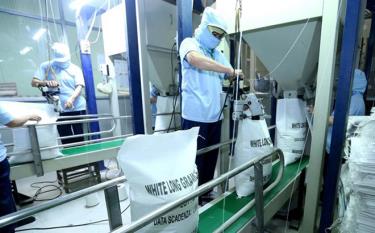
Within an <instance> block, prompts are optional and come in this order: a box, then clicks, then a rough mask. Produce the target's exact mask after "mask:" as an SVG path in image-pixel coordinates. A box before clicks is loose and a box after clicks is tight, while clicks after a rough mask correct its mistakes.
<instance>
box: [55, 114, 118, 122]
mask: <svg viewBox="0 0 375 233" xmlns="http://www.w3.org/2000/svg"><path fill="white" fill-rule="evenodd" d="M111 116H112V117H113V115H112V114H109V113H103V114H85V115H75V116H59V117H58V118H57V119H58V120H60V119H76V118H78V119H79V118H91V117H111Z"/></svg>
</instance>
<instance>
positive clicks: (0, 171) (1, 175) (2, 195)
mask: <svg viewBox="0 0 375 233" xmlns="http://www.w3.org/2000/svg"><path fill="white" fill-rule="evenodd" d="M9 173H10V167H9V163H8V160H7V159H4V160H3V161H1V162H0V217H1V216H4V215H7V214H10V213H13V212H16V211H17V209H16V205H15V203H14V200H13V196H12V188H11V185H10V180H9ZM14 228H15V226H14V225H10V226H6V227H3V228H0V232H1V233H12V232H14Z"/></svg>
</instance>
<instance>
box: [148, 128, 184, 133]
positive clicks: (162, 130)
mask: <svg viewBox="0 0 375 233" xmlns="http://www.w3.org/2000/svg"><path fill="white" fill-rule="evenodd" d="M179 129H180V128H170V129H159V130H154V133H156V132H165V131H169V130H179Z"/></svg>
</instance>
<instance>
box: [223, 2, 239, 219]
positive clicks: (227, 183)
mask: <svg viewBox="0 0 375 233" xmlns="http://www.w3.org/2000/svg"><path fill="white" fill-rule="evenodd" d="M241 9H242V0H237V1H236V19H235V22H236V26H235V28H236V32H238V31H239V32H240V36H239V42H238V53H237V64H236V66H235V67H237V69H240V66H241V47H242V30H241V28H240V19H241ZM239 80H240V76H239V74H237V75H236V92H235V98H234V99H235V100H238V92H239V90H238V86H239V85H238V84H239ZM237 124H238V120H235V121H234V123H233V134H232V139H234V137H235V135H236V128H237ZM233 155H234V140H232V143H231V152H230V156H229V158H232V157H233ZM231 164H232V159H229V164H228V170H229V169H230V168H231V167H232V166H231ZM228 185H229V178H227V179H226V180H225V185H224V190H223V193H224V192H226V190H227V189H228ZM225 205H226V198H224V200H223V212H222V223H224V222H225Z"/></svg>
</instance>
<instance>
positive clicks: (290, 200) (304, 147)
mask: <svg viewBox="0 0 375 233" xmlns="http://www.w3.org/2000/svg"><path fill="white" fill-rule="evenodd" d="M309 133H310V128H307V132H306V139H305V142H304V145H303V151H302V156H301V158H300V159H299V163H298V167H297V171H296V174H295V176H297V174H298V172H300V168H301V164H302V160H303V157H304V156H303V155H304V154H305V150H306V144H307V138H308V135H309ZM296 181H297V180H296V179H295V180H294V181H293V185H292V189H291V191H290V195H289V202H288V209H287V214H286V221H285V228H284V233H286V232H287V229H288V220H289V211H290V206H291V203H292V197H293V193H294V191H293V190H294V186H295V184H296Z"/></svg>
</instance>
